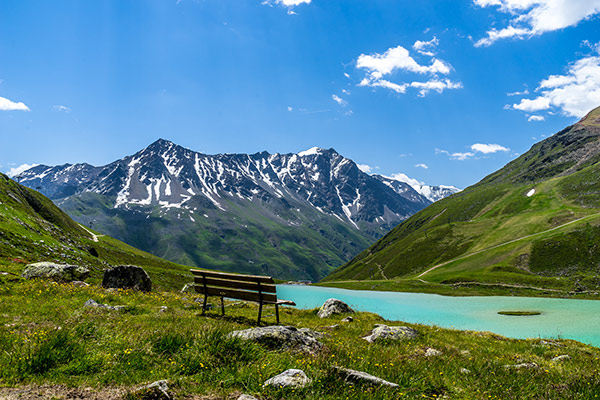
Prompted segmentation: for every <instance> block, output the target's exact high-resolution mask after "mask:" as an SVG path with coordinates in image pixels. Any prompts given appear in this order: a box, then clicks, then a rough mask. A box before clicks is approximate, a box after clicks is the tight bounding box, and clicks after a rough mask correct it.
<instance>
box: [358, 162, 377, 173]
mask: <svg viewBox="0 0 600 400" xmlns="http://www.w3.org/2000/svg"><path fill="white" fill-rule="evenodd" d="M356 166H357V167H358V169H360V170H361V171H362V172H364V173H365V174H370V173H371V171H373V167H371V166H370V165H367V164H356Z"/></svg>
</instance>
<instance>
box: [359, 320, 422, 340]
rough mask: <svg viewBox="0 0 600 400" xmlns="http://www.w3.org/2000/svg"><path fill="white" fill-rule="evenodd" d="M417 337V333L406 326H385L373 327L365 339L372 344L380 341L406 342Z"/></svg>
mask: <svg viewBox="0 0 600 400" xmlns="http://www.w3.org/2000/svg"><path fill="white" fill-rule="evenodd" d="M418 336H419V332H418V331H417V330H415V329H413V328H409V327H408V326H387V325H381V324H379V325H375V328H373V330H372V331H371V334H370V335H369V336H365V337H364V338H363V339H365V340H366V341H367V342H369V343H374V342H377V341H381V340H408V339H415V338H417V337H418Z"/></svg>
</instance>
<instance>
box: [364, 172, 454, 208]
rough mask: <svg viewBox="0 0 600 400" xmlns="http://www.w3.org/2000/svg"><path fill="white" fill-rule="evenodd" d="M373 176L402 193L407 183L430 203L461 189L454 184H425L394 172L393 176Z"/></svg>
mask: <svg viewBox="0 0 600 400" xmlns="http://www.w3.org/2000/svg"><path fill="white" fill-rule="evenodd" d="M373 177H374V178H376V179H378V180H379V181H381V182H383V183H384V184H386V185H388V186H389V187H391V188H392V189H394V191H396V193H398V194H402V193H404V186H403V185H408V186H410V187H411V188H413V189H414V190H415V191H416V192H417V193H418V194H420V195H421V196H423V197H425V198H426V199H427V200H429V201H430V202H432V203H435V202H436V201H438V200H441V199H443V198H444V197H448V196H450V195H453V194H454V193H458V192H460V191H461V189H459V188H457V187H456V186H447V185H439V186H431V185H426V184H424V183H422V182H419V181H418V180H416V179H412V178H409V177H408V176H406V175H405V174H395V175H394V176H391V177H390V176H383V175H373Z"/></svg>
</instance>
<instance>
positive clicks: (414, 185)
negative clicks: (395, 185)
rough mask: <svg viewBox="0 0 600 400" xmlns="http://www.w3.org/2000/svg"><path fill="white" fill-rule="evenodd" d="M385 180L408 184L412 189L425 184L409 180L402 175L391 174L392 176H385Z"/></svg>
mask: <svg viewBox="0 0 600 400" xmlns="http://www.w3.org/2000/svg"><path fill="white" fill-rule="evenodd" d="M385 178H390V179H393V180H396V181H400V182H404V183H408V184H409V185H410V186H412V187H413V188H415V187H416V188H418V187H421V186H422V185H424V184H425V183H424V182H420V181H418V180H416V179H413V178H409V177H408V176H407V175H406V174H403V173H398V174H393V175H392V176H385Z"/></svg>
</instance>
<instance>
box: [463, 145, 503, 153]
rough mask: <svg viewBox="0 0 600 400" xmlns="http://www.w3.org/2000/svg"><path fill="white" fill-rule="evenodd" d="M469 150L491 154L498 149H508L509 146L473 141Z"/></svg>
mask: <svg viewBox="0 0 600 400" xmlns="http://www.w3.org/2000/svg"><path fill="white" fill-rule="evenodd" d="M471 150H473V151H477V152H480V153H483V154H491V153H497V152H499V151H510V149H509V148H506V147H504V146H500V145H499V144H483V143H475V144H473V145H471Z"/></svg>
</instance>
